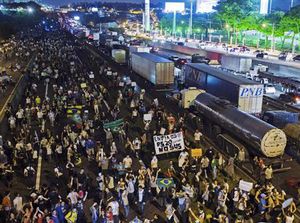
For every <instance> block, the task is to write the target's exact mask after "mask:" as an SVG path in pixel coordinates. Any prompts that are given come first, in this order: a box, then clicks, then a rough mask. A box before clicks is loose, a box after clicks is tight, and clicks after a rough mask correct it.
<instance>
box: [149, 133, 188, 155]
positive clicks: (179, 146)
mask: <svg viewBox="0 0 300 223" xmlns="http://www.w3.org/2000/svg"><path fill="white" fill-rule="evenodd" d="M153 140H154V147H155V152H156V155H160V154H165V153H171V152H178V151H182V150H184V148H185V146H184V140H183V134H182V132H177V133H173V134H169V135H159V136H153Z"/></svg>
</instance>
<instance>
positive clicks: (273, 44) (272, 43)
mask: <svg viewBox="0 0 300 223" xmlns="http://www.w3.org/2000/svg"><path fill="white" fill-rule="evenodd" d="M268 25H272V41H271V49H272V51H273V52H274V51H275V36H274V32H275V23H272V24H270V23H269V24H266V23H263V24H262V25H261V26H262V27H263V28H266V27H267V26H268ZM266 46H267V43H266Z"/></svg>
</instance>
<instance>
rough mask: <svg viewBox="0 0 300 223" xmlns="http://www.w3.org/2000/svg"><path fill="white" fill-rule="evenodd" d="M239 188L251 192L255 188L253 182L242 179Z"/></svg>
mask: <svg viewBox="0 0 300 223" xmlns="http://www.w3.org/2000/svg"><path fill="white" fill-rule="evenodd" d="M239 188H240V189H241V190H243V191H246V192H250V191H251V190H252V188H253V183H251V182H247V181H244V180H240V183H239Z"/></svg>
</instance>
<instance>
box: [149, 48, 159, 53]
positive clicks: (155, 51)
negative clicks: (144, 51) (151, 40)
mask: <svg viewBox="0 0 300 223" xmlns="http://www.w3.org/2000/svg"><path fill="white" fill-rule="evenodd" d="M158 51H159V48H158V47H152V48H151V50H150V52H151V53H157V52H158Z"/></svg>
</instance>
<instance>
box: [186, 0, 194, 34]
mask: <svg viewBox="0 0 300 223" xmlns="http://www.w3.org/2000/svg"><path fill="white" fill-rule="evenodd" d="M190 1H191V7H190V20H189V30H188V33H187V38H188V39H189V38H190V35H191V34H192V32H193V0H190Z"/></svg>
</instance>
